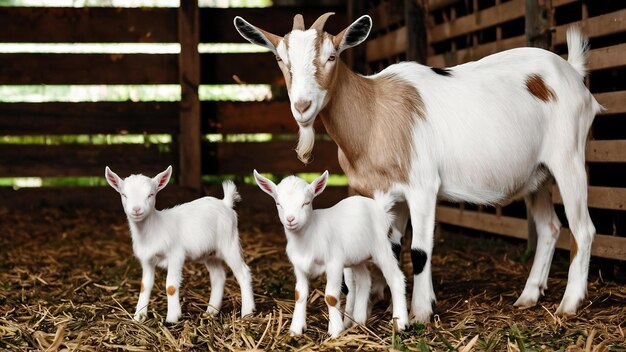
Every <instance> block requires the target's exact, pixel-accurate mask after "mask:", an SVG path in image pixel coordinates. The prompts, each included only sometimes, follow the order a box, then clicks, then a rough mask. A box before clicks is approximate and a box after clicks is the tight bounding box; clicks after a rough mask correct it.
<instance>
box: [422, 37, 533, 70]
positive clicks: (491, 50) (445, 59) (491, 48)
mask: <svg viewBox="0 0 626 352" xmlns="http://www.w3.org/2000/svg"><path fill="white" fill-rule="evenodd" d="M525 44H526V36H524V35H520V36H517V37H511V38H507V39H503V40H500V41H497V42H491V43H486V44H481V45H478V46H476V47H470V48H465V49H461V50H457V51H453V52H448V53H445V54H439V55H434V56H429V57H428V58H427V60H426V63H427V65H428V66H432V67H449V66H455V65H459V64H463V63H466V62H470V61H476V60H480V59H482V58H483V57H485V56H489V55H491V54H495V53H497V52H500V51H503V50H508V49H513V48H519V47H523V46H525Z"/></svg>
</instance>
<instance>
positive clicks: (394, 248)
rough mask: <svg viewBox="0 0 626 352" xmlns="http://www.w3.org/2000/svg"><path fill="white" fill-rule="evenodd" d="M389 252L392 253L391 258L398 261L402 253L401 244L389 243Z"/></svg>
mask: <svg viewBox="0 0 626 352" xmlns="http://www.w3.org/2000/svg"><path fill="white" fill-rule="evenodd" d="M391 250H392V251H393V256H394V257H396V260H399V259H400V253H401V252H402V244H400V243H393V242H392V243H391Z"/></svg>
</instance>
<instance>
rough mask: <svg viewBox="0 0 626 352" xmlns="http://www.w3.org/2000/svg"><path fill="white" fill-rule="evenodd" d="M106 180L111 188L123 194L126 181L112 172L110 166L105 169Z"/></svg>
mask: <svg viewBox="0 0 626 352" xmlns="http://www.w3.org/2000/svg"><path fill="white" fill-rule="evenodd" d="M104 178H106V180H107V182H108V183H109V185H110V186H111V187H113V189H114V190H116V191H118V192H119V193H122V185H123V184H124V181H123V180H122V179H121V178H120V177H119V176H117V174H116V173H115V172H113V171H111V169H109V167H108V166H107V167H105V168H104Z"/></svg>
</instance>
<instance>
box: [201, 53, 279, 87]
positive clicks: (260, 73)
mask: <svg viewBox="0 0 626 352" xmlns="http://www.w3.org/2000/svg"><path fill="white" fill-rule="evenodd" d="M200 60H201V65H202V66H201V67H202V69H201V71H202V77H201V82H202V83H203V84H234V83H249V84H273V85H281V84H282V85H285V83H284V81H285V79H284V77H283V74H282V72H281V71H280V69H279V68H278V64H277V63H276V57H275V56H274V55H273V54H272V53H246V54H203V55H201V56H200ZM235 76H237V78H238V79H235V78H234V77H235Z"/></svg>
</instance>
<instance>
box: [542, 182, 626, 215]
mask: <svg viewBox="0 0 626 352" xmlns="http://www.w3.org/2000/svg"><path fill="white" fill-rule="evenodd" d="M587 194H588V196H587V204H588V205H589V207H590V208H598V209H610V210H626V188H617V187H600V186H589V189H588V193H587ZM552 201H553V202H554V203H558V204H563V199H562V198H561V193H560V192H559V188H558V187H557V186H554V187H553V188H552Z"/></svg>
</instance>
